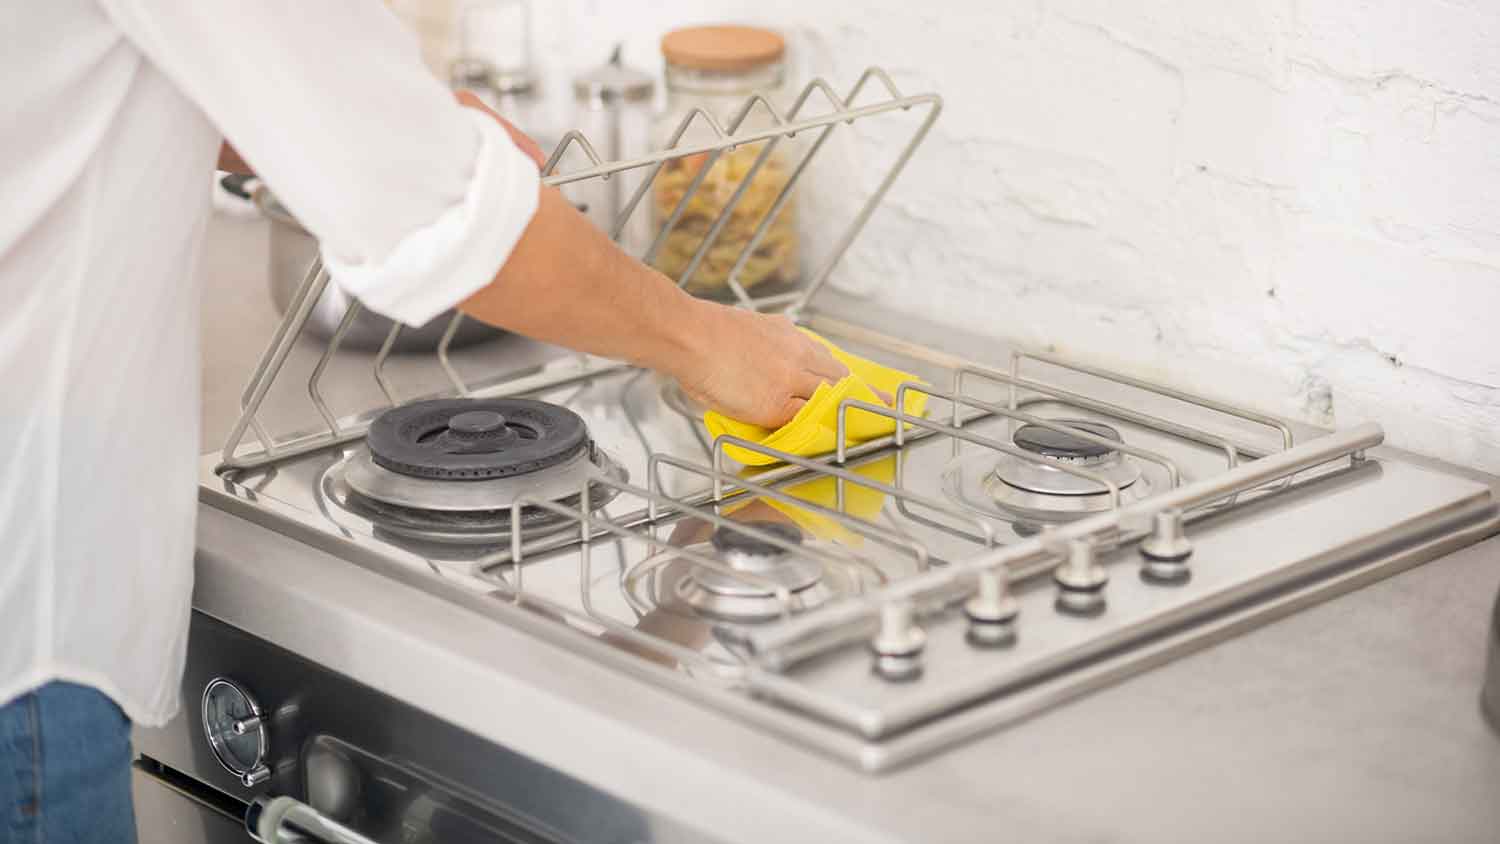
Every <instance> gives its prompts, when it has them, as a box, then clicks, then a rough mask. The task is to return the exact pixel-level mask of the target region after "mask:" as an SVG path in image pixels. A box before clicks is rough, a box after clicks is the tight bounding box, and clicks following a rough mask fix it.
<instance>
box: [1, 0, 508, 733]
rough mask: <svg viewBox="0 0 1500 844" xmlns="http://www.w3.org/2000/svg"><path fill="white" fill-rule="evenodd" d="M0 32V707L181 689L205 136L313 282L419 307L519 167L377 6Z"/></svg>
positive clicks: (211, 157)
mask: <svg viewBox="0 0 1500 844" xmlns="http://www.w3.org/2000/svg"><path fill="white" fill-rule="evenodd" d="M5 17H6V21H5V25H4V26H0V79H4V80H5V83H6V84H5V94H4V96H5V106H4V108H0V705H3V704H4V703H5V702H7V701H9V700H11V699H13V698H14V697H16V696H18V695H20V694H23V693H25V692H26V691H28V690H30V689H32V688H35V687H36V686H39V685H41V684H43V683H46V682H48V681H49V680H54V679H66V680H72V681H75V682H81V683H85V684H88V685H91V686H94V687H96V688H98V689H100V690H101V691H103V692H104V693H106V694H108V695H109V696H110V697H112V698H113V699H114V700H115V701H116V702H118V703H119V704H120V706H121V708H123V709H124V710H125V713H126V714H127V715H129V716H130V718H131V719H132V720H134V721H136V722H138V723H142V724H147V725H159V724H162V723H164V722H165V721H167V720H168V719H169V718H171V716H172V715H173V714H174V713H175V712H176V710H177V707H178V684H179V680H180V676H181V672H182V663H183V656H184V650H185V645H186V638H187V624H188V613H189V607H190V593H191V587H192V558H193V517H194V513H195V509H196V504H195V502H196V499H197V490H196V487H197V468H196V467H197V455H198V452H199V447H198V414H199V411H198V379H199V361H198V288H197V285H196V282H195V279H194V277H193V272H194V269H195V265H196V258H197V254H198V250H199V246H200V244H201V242H202V239H203V231H204V225H205V221H206V220H207V217H208V214H209V207H210V206H209V191H208V189H207V183H208V177H209V176H210V174H212V172H213V167H214V161H215V156H216V152H217V149H218V146H219V142H220V139H221V137H222V138H227V139H228V140H229V141H230V142H231V143H233V144H234V146H235V148H236V149H237V150H238V151H239V152H240V154H241V155H242V156H243V157H244V158H245V160H246V161H247V162H249V163H250V165H251V166H252V167H254V168H255V170H256V172H257V174H259V175H260V177H261V178H263V179H264V180H265V181H266V183H267V184H269V185H271V186H272V188H273V189H274V190H275V191H276V194H277V197H278V198H279V199H280V200H281V201H282V202H283V203H284V204H285V205H286V206H287V207H288V208H289V209H290V210H291V211H292V213H293V214H295V215H296V216H297V218H298V219H299V220H300V221H301V222H302V224H303V225H305V226H306V227H307V228H308V229H309V230H310V231H312V232H313V233H314V234H316V235H317V237H318V238H319V240H320V241H321V243H322V248H323V254H324V258H325V261H326V263H327V265H328V267H329V269H330V272H331V273H332V274H333V277H334V280H335V281H336V282H337V283H339V284H340V285H341V286H343V287H344V288H346V289H347V290H348V291H349V292H350V293H352V294H354V295H356V296H358V297H359V298H360V299H362V300H363V301H364V303H365V304H366V305H367V306H369V307H370V308H372V309H373V310H375V311H377V312H380V313H383V314H385V315H386V316H389V317H392V318H393V319H397V320H400V321H402V322H405V323H408V324H412V325H418V324H421V323H424V322H426V321H427V320H429V319H431V318H432V317H433V316H436V315H437V314H439V313H441V312H443V311H444V310H447V309H448V308H450V307H452V306H453V305H455V304H456V303H457V302H459V301H461V300H462V299H464V298H466V297H467V296H468V295H469V294H470V293H473V292H474V291H476V290H478V289H479V288H480V287H482V286H483V285H484V284H485V283H487V282H488V281H489V280H490V279H491V278H493V277H494V275H495V273H496V272H497V271H498V270H499V268H500V266H501V264H503V263H504V262H505V259H506V258H507V257H508V256H509V254H510V250H511V249H512V247H513V246H514V244H515V242H516V240H517V239H519V237H520V236H521V233H522V231H523V230H524V229H525V227H526V225H527V224H528V223H529V222H530V220H531V216H532V214H533V213H534V211H535V209H536V202H537V191H538V175H537V172H536V166H535V165H534V164H533V163H532V162H531V161H530V160H529V159H528V158H526V156H525V155H524V154H523V153H522V152H521V151H520V150H519V149H517V148H516V146H515V145H514V144H513V143H512V142H511V141H510V139H509V138H508V137H507V136H506V135H505V133H504V132H503V131H502V130H501V129H500V128H499V127H498V126H497V125H496V124H495V123H494V122H493V121H492V120H490V119H489V118H487V117H485V116H483V115H481V114H479V113H477V112H474V111H472V110H470V109H465V108H462V107H460V106H458V105H457V104H456V103H455V102H454V101H453V99H452V97H451V95H450V94H449V92H448V91H447V90H446V89H445V88H444V87H443V86H442V85H441V84H440V83H439V82H438V81H437V80H435V79H433V78H432V77H431V75H430V74H429V73H428V71H427V70H426V68H425V67H424V66H423V65H422V63H421V60H420V57H419V55H418V52H417V45H416V41H415V39H414V37H412V36H411V35H409V34H408V33H407V31H406V30H405V29H404V28H403V27H402V25H401V24H400V23H399V22H398V21H397V20H396V19H395V18H394V17H393V16H392V15H391V13H390V12H389V11H388V10H387V9H386V8H385V7H384V6H383V5H382V4H381V3H379V2H377V0H314V2H308V1H307V0H253V2H246V0H47V2H33V3H15V4H10V8H8V9H7V11H6V15H5Z"/></svg>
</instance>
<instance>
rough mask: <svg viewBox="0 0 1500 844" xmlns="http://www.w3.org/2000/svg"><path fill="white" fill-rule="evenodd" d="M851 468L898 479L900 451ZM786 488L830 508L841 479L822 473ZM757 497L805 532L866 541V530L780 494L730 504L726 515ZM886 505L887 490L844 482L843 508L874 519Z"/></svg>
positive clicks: (843, 541)
mask: <svg viewBox="0 0 1500 844" xmlns="http://www.w3.org/2000/svg"><path fill="white" fill-rule="evenodd" d="M851 471H853V472H854V474H856V475H860V476H862V477H865V478H869V479H870V480H872V481H879V482H881V483H885V484H892V483H895V480H896V455H894V454H888V455H886V456H885V457H882V458H880V459H879V460H876V461H874V462H872V463H865V464H863V465H861V466H856V467H854V468H853V469H852V470H851ZM783 491H784V492H786V493H787V494H788V495H792V496H795V497H796V498H798V499H800V500H802V501H806V502H808V503H811V504H819V505H822V506H824V507H827V508H828V509H830V510H836V509H838V481H837V480H836V479H834V478H832V477H829V476H828V475H820V476H818V477H816V478H813V479H812V480H808V481H803V482H801V483H798V484H792V485H791V486H789V487H787V488H786V489H785V490H783ZM754 501H764V502H765V503H766V505H767V506H769V507H772V508H773V509H775V510H777V511H778V512H780V513H781V514H782V515H783V516H786V517H787V518H788V519H791V520H792V522H793V523H794V524H796V525H797V527H799V528H801V529H802V533H803V534H804V535H805V536H811V537H815V538H817V539H827V540H829V541H831V542H837V543H839V544H840V545H844V546H847V547H851V548H858V547H859V546H860V545H863V544H864V541H865V537H864V535H863V534H860V533H855V532H854V531H852V530H850V529H848V528H846V527H844V526H843V525H842V524H839V522H838V521H837V520H836V519H833V518H830V517H828V516H825V515H824V514H822V513H818V512H815V511H813V510H810V509H807V508H805V507H799V506H797V505H796V504H791V503H789V502H786V501H781V500H779V499H776V498H755V499H752V501H747V502H745V503H744V504H739V505H736V506H732V507H727V508H725V510H724V515H726V516H727V515H729V514H731V513H734V512H736V511H738V510H740V509H742V508H744V507H745V506H747V505H748V504H750V503H753V502H754ZM883 506H885V493H883V492H881V491H880V490H878V489H871V488H869V487H867V486H864V485H862V484H857V483H853V482H845V483H844V509H843V511H842V512H844V513H847V514H849V515H851V516H854V517H855V518H857V519H863V520H864V521H867V522H873V521H875V519H876V517H877V516H879V515H880V509H881V508H882V507H883Z"/></svg>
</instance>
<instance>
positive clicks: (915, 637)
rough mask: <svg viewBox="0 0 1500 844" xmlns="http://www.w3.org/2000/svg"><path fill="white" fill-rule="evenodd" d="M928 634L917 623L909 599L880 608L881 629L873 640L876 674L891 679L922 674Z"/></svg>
mask: <svg viewBox="0 0 1500 844" xmlns="http://www.w3.org/2000/svg"><path fill="white" fill-rule="evenodd" d="M926 645H927V634H926V633H924V632H923V631H922V628H921V627H919V626H917V622H916V619H915V617H914V614H913V610H912V605H911V602H909V601H893V602H891V603H888V604H885V605H884V606H882V607H881V608H880V631H879V632H878V633H876V634H875V638H874V639H872V640H871V641H870V650H871V651H873V652H874V654H875V673H876V674H879V675H880V676H881V677H884V678H885V679H887V680H891V681H895V682H901V681H905V680H914V679H916V678H917V677H918V676H919V675H920V674H921V673H922V648H924V647H926Z"/></svg>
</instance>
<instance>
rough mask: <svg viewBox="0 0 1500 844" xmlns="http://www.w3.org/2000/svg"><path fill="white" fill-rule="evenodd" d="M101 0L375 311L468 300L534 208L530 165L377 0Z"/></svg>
mask: <svg viewBox="0 0 1500 844" xmlns="http://www.w3.org/2000/svg"><path fill="white" fill-rule="evenodd" d="M100 5H101V8H102V9H103V10H104V12H105V14H107V15H108V16H109V17H110V18H111V20H113V21H114V23H115V25H116V26H118V27H119V29H120V30H121V32H122V33H123V34H124V35H125V37H126V38H127V39H128V40H129V41H130V42H131V43H132V44H134V46H135V47H136V48H137V49H139V50H140V51H141V53H142V54H144V55H145V56H146V58H147V59H148V60H149V61H150V62H151V63H152V64H153V65H154V66H155V67H156V68H157V69H158V70H159V71H160V72H161V73H162V74H163V75H164V76H166V77H167V78H168V79H169V80H170V81H171V82H172V83H173V85H175V86H176V87H177V88H178V89H180V90H181V91H183V92H184V93H185V94H186V95H187V96H188V97H190V98H191V99H192V100H193V101H194V102H196V103H197V104H198V105H199V107H200V108H202V109H203V111H204V112H205V113H206V114H207V115H208V117H209V118H210V119H211V120H212V121H213V122H214V124H215V125H217V126H218V127H219V130H220V131H221V132H223V133H224V136H225V137H226V138H227V139H228V140H229V141H230V142H231V143H233V144H234V146H235V149H236V150H237V151H238V152H239V153H240V155H241V156H242V157H244V159H245V160H246V162H248V163H249V164H250V166H251V167H253V168H255V171H256V174H257V175H259V176H260V177H261V178H262V179H263V180H265V182H266V183H267V184H268V185H270V186H271V188H272V189H273V190H274V191H275V192H276V195H277V198H278V199H279V200H280V201H281V202H282V203H283V204H284V205H285V206H286V207H287V208H288V209H289V210H291V212H292V213H293V214H294V215H296V217H297V218H298V220H299V221H300V222H301V223H302V225H303V226H305V227H306V228H307V229H308V230H309V231H310V232H312V233H313V234H314V235H315V236H316V237H317V238H318V240H319V242H320V244H321V247H322V252H323V256H324V262H325V264H326V265H327V267H328V269H329V272H330V274H331V275H332V276H333V278H334V280H335V281H336V282H337V283H338V284H339V285H340V286H342V287H343V288H345V289H346V290H347V291H348V292H350V293H351V294H353V295H354V296H356V297H358V298H359V299H360V300H361V301H362V302H364V304H365V305H366V306H367V307H369V308H370V309H372V310H374V311H376V312H378V313H381V314H384V315H385V316H388V317H391V318H392V319H395V320H398V321H400V322H403V323H406V324H408V325H420V324H422V323H425V322H427V321H428V320H430V319H431V318H433V317H434V316H437V315H438V314H440V313H442V312H443V311H445V310H447V309H448V308H451V307H453V306H454V305H456V304H457V303H459V302H461V301H462V300H464V299H465V298H467V297H468V296H469V295H471V294H472V293H474V292H475V291H477V290H479V289H480V288H481V287H483V286H484V285H485V284H487V283H488V282H489V281H490V280H491V279H493V278H494V276H495V274H496V273H497V272H498V271H499V269H500V267H501V265H502V264H504V262H505V260H506V259H507V258H508V257H509V255H510V252H511V250H512V249H513V248H514V246H515V244H516V242H517V241H518V240H519V239H520V237H521V235H522V233H523V232H524V231H525V229H526V226H527V225H528V224H529V223H530V221H531V217H532V215H533V214H534V213H535V211H536V205H537V192H538V190H539V187H540V185H539V181H540V179H539V176H538V174H537V170H536V165H535V164H534V163H533V162H532V161H531V160H530V159H529V158H528V157H527V156H526V155H525V154H524V153H523V152H521V150H520V149H519V148H517V147H516V145H515V144H514V143H513V142H512V141H511V140H510V138H509V136H508V135H506V133H505V132H504V131H503V130H502V129H501V128H500V126H499V125H498V124H496V123H495V122H494V121H493V120H492V119H491V118H489V117H488V116H486V115H484V114H483V113H482V112H479V111H476V110H473V109H469V108H465V107H463V106H460V105H458V103H457V102H455V101H454V100H453V98H452V96H451V94H450V93H449V92H448V91H447V89H446V88H445V87H444V86H443V85H442V84H441V83H440V82H438V81H437V80H436V79H434V78H433V77H432V75H431V74H430V73H429V72H428V71H427V69H426V67H425V66H424V65H423V64H422V61H421V57H420V54H419V52H418V49H417V44H416V40H415V38H414V37H413V36H412V35H411V34H410V33H408V32H407V31H406V29H405V27H404V26H402V24H401V23H400V21H398V20H397V19H396V18H395V17H394V15H392V14H391V13H390V11H389V10H387V9H386V8H385V6H384V5H383V4H381V3H378V2H375V0H316V2H305V0H255V2H244V0H100ZM165 131H170V128H169V127H167V128H165Z"/></svg>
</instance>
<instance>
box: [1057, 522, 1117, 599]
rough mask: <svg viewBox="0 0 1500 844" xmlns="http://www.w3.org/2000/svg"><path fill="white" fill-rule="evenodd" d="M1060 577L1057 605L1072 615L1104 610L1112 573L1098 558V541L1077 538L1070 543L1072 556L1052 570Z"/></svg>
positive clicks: (1069, 555) (1069, 549)
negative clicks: (1095, 557)
mask: <svg viewBox="0 0 1500 844" xmlns="http://www.w3.org/2000/svg"><path fill="white" fill-rule="evenodd" d="M1052 579H1053V580H1055V581H1057V587H1058V589H1057V604H1056V606H1057V609H1058V611H1059V612H1064V613H1067V614H1069V615H1082V616H1095V615H1099V614H1101V613H1103V612H1104V603H1105V602H1104V585H1105V584H1106V583H1109V573H1108V572H1106V571H1105V570H1104V567H1103V566H1101V565H1099V564H1098V563H1096V562H1095V561H1094V541H1093V540H1092V539H1076V540H1074V541H1073V542H1071V543H1069V545H1068V559H1067V561H1065V562H1064V563H1062V564H1061V565H1059V566H1058V567H1057V569H1056V570H1055V571H1054V572H1053V574H1052Z"/></svg>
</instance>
